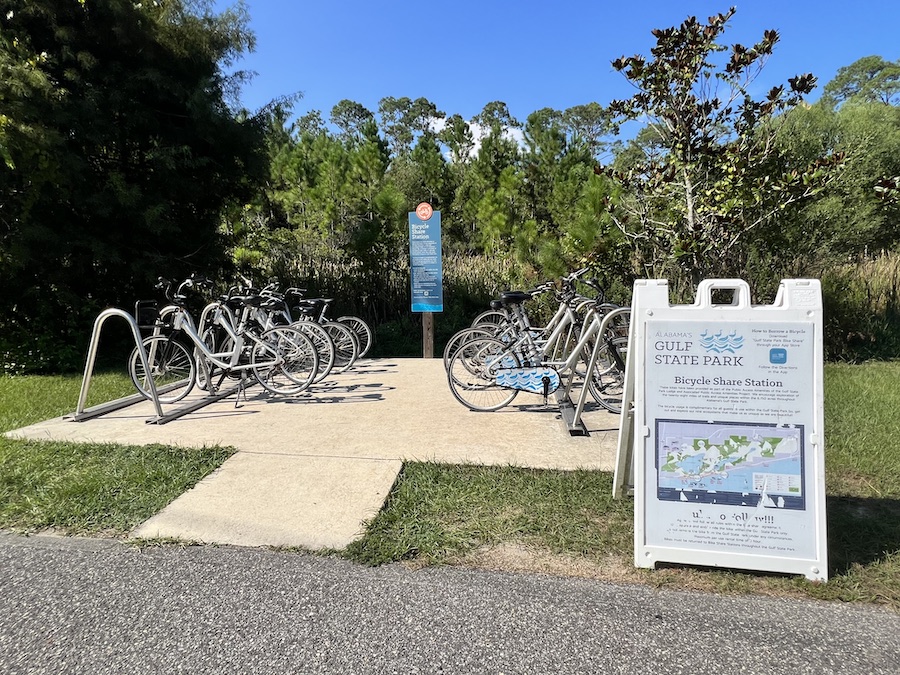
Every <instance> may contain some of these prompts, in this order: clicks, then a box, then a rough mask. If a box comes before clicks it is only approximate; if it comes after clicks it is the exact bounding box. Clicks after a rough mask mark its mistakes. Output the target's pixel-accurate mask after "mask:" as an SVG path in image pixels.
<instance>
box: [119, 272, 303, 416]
mask: <svg viewBox="0 0 900 675" xmlns="http://www.w3.org/2000/svg"><path fill="white" fill-rule="evenodd" d="M208 283H209V282H208V281H207V280H205V279H202V278H197V277H192V278H189V279H186V280H184V281H183V282H182V283H181V284H180V285H179V286H178V289H177V291H176V292H175V293H174V294H173V293H172V291H171V288H172V284H171V282H169V281H167V280H165V279H162V278H160V285H161V286H162V287H164V289H165V294H166V297H167V299H168V300H169V301H170V302H171V303H172V304H171V305H169V306H168V307H166V308H164V309H163V310H162V311H161V312H160V316H159V319H158V320H157V322H156V325H155V328H154V331H153V334H151V335H150V336H149V337H146V338H144V340H143V341H142V346H143V348H144V350H145V352H146V354H147V363H148V367H149V372H148V371H145V369H144V366H143V364H142V361H141V358H140V355H139V353H138V349H137V348H135V349H134V350H133V351H132V353H131V355H130V356H129V358H128V371H129V374H130V376H131V381H132V382H133V383H134V385H135V387H136V388H137V390H138V392H140V393H141V394H142V395H143V396H145V397H146V398H148V399H152V393H151V390H150V386H149V380H150V379H151V378H152V379H153V382H154V385H155V387H156V389H157V392H160V391H161V392H163V393H161V394H160V395H159V396H158V400H159V402H160V403H175V402H177V401H180V400H181V399H183V398H184V397H185V396H187V395H188V394H189V393H190V392H191V391H192V390H193V388H194V386H195V385H196V384H197V382H198V380H199V381H201V386H203V387H204V388H208V389H210V390H212V389H213V388H214V385H213V379H214V376H215V375H216V374H217V373H216V369H219V370H220V371H221V373H220V375H221V378H220V380H219V384H221V382H222V380H223V379H224V378H225V377H227V376H236V377H239V378H240V381H241V387H242V388H243V387H245V386H246V384H247V375H248V373H252V375H253V377H254V378H255V380H256V382H258V383H259V384H260V385H262V387H263V388H265V389H266V390H267V391H269V392H271V393H273V394H278V395H294V394H297V393H299V392H301V391H303V390H304V389H306V388H307V387H309V385H310V384H311V383H312V380H313V378H314V376H315V374H316V371H317V369H318V355H317V353H316V349H315V346H314V345H313V343H312V341H311V340H310V339H309V338H308V337H307V336H306V335H304V334H303V333H301V332H300V331H297V330H295V329H293V328H290V327H281V326H279V327H274V328H270V329H268V330H266V331H263V332H259V331H257V330H256V329H255V328H254V326H253V325H252V322H251V321H250V315H251V308H253V307H254V306H259V304H260V303H261V301H262V300H261V298H260V297H259V296H235V297H232V298H230V300H233V301H235V302H237V303H238V304H239V305H240V307H241V309H240V316H239V317H236V316H235V315H234V314H233V313H232V312H231V310H230V309H229V308H228V307H227V305H226V304H225V302H223V301H219V302H215V303H211V304H210V305H207V307H206V308H205V309H204V316H205V317H207V321H208V323H209V329H208V330H207V331H204V333H205V337H201V335H199V334H198V332H197V330H196V328H195V325H194V322H193V319H192V318H191V316H190V314H189V313H188V311H187V309H186V308H185V301H186V299H187V296H186V294H185V292H184V291H185V290H186V289H188V288H192V287H194V286H195V285H208ZM213 327H215V328H216V329H221V331H223V332H224V335H225V336H226V337H225V338H224V339H222V340H221V341H220V343H219V344H218V345H216V343H215V340H213V339H212V337H211V335H212V332H211V330H212V329H213ZM164 330H167V332H166V333H163V331H164ZM186 345H187V346H186Z"/></svg>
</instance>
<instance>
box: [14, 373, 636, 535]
mask: <svg viewBox="0 0 900 675" xmlns="http://www.w3.org/2000/svg"><path fill="white" fill-rule="evenodd" d="M576 394H577V392H576ZM203 396H205V394H204V393H203V392H198V393H196V394H192V395H191V397H189V399H197V398H201V399H202V398H203ZM189 399H186V400H185V401H182V402H179V403H175V404H171V405H166V406H164V412H166V413H168V412H170V411H172V410H174V409H176V408H178V407H180V406H183V405H184V404H185V403H188V402H189ZM235 401H236V398H235V397H234V396H231V397H229V398H227V399H224V400H222V401H218V402H215V403H212V404H210V405H208V406H206V407H204V408H202V409H200V410H197V411H195V412H192V413H189V414H188V415H186V416H184V417H181V418H179V419H175V420H173V421H171V422H168V423H166V424H161V425H160V424H147V421H148V420H153V419H154V418H155V417H156V413H155V410H154V408H153V406H152V405H151V403H150V402H149V401H146V402H141V403H138V404H136V405H133V406H129V407H127V408H124V409H122V410H118V411H115V412H111V413H109V414H106V415H104V416H102V417H98V418H95V419H91V420H88V421H84V422H74V421H72V420H70V419H66V418H64V417H60V418H56V419H52V420H47V421H45V422H40V423H38V424H34V425H31V426H29V427H25V428H22V429H17V430H15V431H11V432H8V433H7V434H6V435H7V436H10V437H13V438H31V439H38V440H65V441H75V442H99V443H104V442H108V443H123V444H137V445H141V444H150V443H162V444H166V445H175V446H181V447H201V446H210V445H228V446H233V447H234V448H236V449H237V450H238V453H237V454H236V455H234V456H232V457H231V458H230V459H229V460H228V461H227V462H226V463H225V464H223V466H222V467H221V468H220V469H219V470H218V471H217V472H215V473H213V474H212V475H211V476H209V477H208V478H206V479H205V480H203V481H201V482H200V483H199V484H198V485H197V486H196V487H195V488H194V489H193V490H190V491H189V492H187V493H185V494H184V495H182V496H181V497H179V498H178V499H176V500H175V501H174V502H173V503H172V504H170V505H169V506H168V507H167V508H166V509H165V510H163V511H162V512H160V513H159V514H157V515H156V516H154V517H153V518H151V519H150V520H149V521H147V522H146V523H144V524H143V525H141V526H140V527H139V528H137V529H136V530H135V532H134V536H138V537H172V538H179V539H184V540H189V541H204V542H208V543H223V544H224V543H228V544H242V545H247V546H259V545H275V546H303V547H306V548H311V549H319V548H342V547H344V546H346V545H347V544H348V543H349V542H350V541H352V540H353V539H354V538H356V537H358V536H360V535H361V534H362V522H363V521H365V520H366V519H368V518H371V517H372V516H373V515H375V513H377V511H378V509H379V508H380V507H381V505H382V503H383V501H384V499H385V497H386V496H387V494H388V492H389V491H390V488H391V486H392V485H393V483H394V481H395V479H396V476H397V474H398V472H399V471H400V468H401V466H402V462H404V461H413V460H414V461H433V462H445V463H454V464H485V465H503V466H506V465H510V466H520V467H531V468H549V469H564V470H571V469H579V468H583V469H594V470H607V471H608V470H612V468H613V466H614V463H615V454H616V446H617V439H618V425H619V417H618V416H617V415H612V414H610V413H608V412H606V411H605V410H602V409H600V408H599V407H597V406H593V407H589V408H588V409H587V411H586V412H585V414H584V418H583V419H584V422H585V425H586V427H587V429H588V431H589V435H588V436H571V435H570V434H569V433H568V431H567V430H566V428H565V424H564V422H563V420H562V418H561V415H560V413H559V408H558V405H557V404H556V403H555V401H554V400H553V398H552V397H551V400H550V403H549V404H547V405H544V403H543V399H542V398H541V397H539V396H535V395H531V394H525V393H522V392H520V393H519V395H518V396H517V397H516V399H515V400H514V401H513V403H512V405H510V406H508V407H507V408H504V409H502V410H500V411H496V412H490V413H478V412H473V411H470V410H468V409H467V408H465V407H464V406H463V405H462V404H460V403H459V402H458V401H457V400H456V399H455V398H454V397H453V395H452V394H451V392H450V389H449V386H448V384H447V380H446V374H445V372H444V367H443V362H442V360H441V359H366V360H363V361H361V362H360V363H358V364H357V365H356V366H354V368H353V369H352V370H351V371H349V372H347V373H335V374H333V375H331V376H329V377H328V378H326V380H325V381H324V382H322V383H319V384H318V385H315V386H314V387H313V388H311V389H309V390H308V391H306V392H303V393H301V394H300V395H298V396H295V397H291V398H285V397H276V396H271V395H269V394H267V393H265V392H263V391H261V390H260V388H259V387H256V388H253V389H251V390H250V391H249V392H247V397H246V400H244V399H241V400H240V401H238V403H237V406H236V405H235ZM73 403H74V402H73Z"/></svg>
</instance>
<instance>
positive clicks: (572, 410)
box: [556, 307, 631, 436]
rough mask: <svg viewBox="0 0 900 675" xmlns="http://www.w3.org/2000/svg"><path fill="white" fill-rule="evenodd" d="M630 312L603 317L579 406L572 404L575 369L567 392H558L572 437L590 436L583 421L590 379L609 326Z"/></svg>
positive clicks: (621, 309) (623, 309)
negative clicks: (617, 318)
mask: <svg viewBox="0 0 900 675" xmlns="http://www.w3.org/2000/svg"><path fill="white" fill-rule="evenodd" d="M628 312H631V307H619V308H618V309H614V310H612V311H611V312H607V313H606V315H605V316H604V317H603V321H601V322H600V328H599V330H598V331H597V335H598V339H597V340H596V342H595V343H594V349H593V351H592V352H591V358H590V361H589V362H588V364H587V370H586V371H585V378H584V384H583V385H582V386H581V392H580V393H579V395H578V403H577V405H573V404H572V398H571V395H570V392H571V390H572V384H573V383H574V381H575V369H574V368H573V369H572V374H571V375H570V376H569V382H568V384H567V385H566V388H565V391H564V392H563V393H562V394H560V393H559V392H558V391H557V394H556V399H557V401H559V411H560V413H561V414H562V417H563V420H564V421H565V423H566V428H567V429H568V430H569V434H570V435H572V436H587V435H588V430H587V427H586V426H585V425H584V421H583V420H582V419H581V416H582V415H583V414H584V404H585V402H586V401H587V394H588V381H589V379H588V378H590V377H591V373H593V372H594V365H595V364H596V363H597V358H598V357H599V355H600V349H601V347H602V346H603V340H602V336H603V334H604V332H605V331H606V328H607V326H609V324H610V322H611V321H612V320H613V319H614V318H615V317H617V316H621V315H622V314H626V313H628ZM623 405H624V402H623Z"/></svg>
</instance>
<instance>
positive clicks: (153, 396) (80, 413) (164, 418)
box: [69, 308, 242, 424]
mask: <svg viewBox="0 0 900 675" xmlns="http://www.w3.org/2000/svg"><path fill="white" fill-rule="evenodd" d="M169 309H170V308H164V309H163V310H162V312H161V313H162V314H165V313H166V312H167V310H169ZM114 316H118V317H121V318H123V319H125V322H126V323H127V324H128V326H129V328H130V329H131V334H132V337H134V344H135V347H136V348H137V351H138V355H139V356H140V358H141V365H142V366H143V367H144V372H145V373H149V372H150V362H149V359H148V358H147V350H145V349H144V343H143V340H142V339H141V331H140V328H138V325H137V323H136V322H135V320H134V317H132V316H131V314H129V313H128V312H126V311H124V310H121V309H116V308H110V309H106V310H104V311H102V312H100V314H99V316H98V317H97V320H96V321H95V322H94V331H93V334H92V335H91V344H90V347H89V348H88V356H87V362H86V363H85V366H84V378H83V379H82V381H81V393H80V394H79V396H78V405H77V407H76V408H75V413H74V414H73V415H72V416H71V417H70V418H69V419H71V420H72V421H74V422H84V421H85V420H89V419H93V418H94V417H100V416H101V415H105V414H107V413H110V412H113V411H115V410H121V409H122V408H126V407H128V406H130V405H134V404H135V403H141V402H143V401H146V400H147V397H146V396H144V395H143V394H131V395H130V396H125V397H123V398H118V399H115V400H113V401H108V402H107V403H101V404H100V405H96V406H92V407H91V408H88V409H85V407H84V406H85V404H86V403H87V396H88V391H89V390H90V386H91V377H92V376H93V374H94V363H95V361H96V359H97V347H98V345H99V344H100V331H101V329H102V328H103V324H104V323H106V321H107V319H109V318H111V317H114ZM155 332H158V330H156V329H155ZM147 384H148V385H149V388H150V400H151V401H152V402H153V407H154V408H155V410H156V417H151V418H150V419H148V420H147V423H148V424H165V423H166V422H170V421H171V420H174V419H177V418H179V417H183V416H184V415H187V414H188V413H190V412H193V411H195V410H199V409H200V408H202V407H204V406H207V405H209V404H210V403H215V402H216V401H220V400H222V399H223V398H226V397H228V396H231V394H233V393H235V392H240V391H241V389H242V385H241V384H237V385H235V386H233V387H229V388H228V389H225V390H220V391H215V390H214V389H213V388H212V386H210V393H209V395H208V396H205V397H203V398H202V399H199V400H197V401H193V402H191V403H188V404H187V405H183V406H181V407H179V408H177V409H175V410H173V411H171V412H168V413H163V409H162V404H161V403H160V401H159V394H160V393H165V392H167V391H169V390H171V389H174V388H176V387H179V386H181V385H182V384H183V381H182V382H175V383H173V384H169V385H166V386H165V387H163V388H162V389H157V388H156V383H155V382H154V381H153V379H152V378H148V379H147ZM210 384H211V383H210Z"/></svg>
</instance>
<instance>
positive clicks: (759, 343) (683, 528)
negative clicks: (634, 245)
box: [633, 280, 827, 579]
mask: <svg viewBox="0 0 900 675" xmlns="http://www.w3.org/2000/svg"><path fill="white" fill-rule="evenodd" d="M716 289H733V290H734V293H735V297H736V301H735V302H734V303H733V304H730V305H714V304H712V301H711V297H712V291H713V290H716ZM810 289H813V290H814V291H815V292H814V293H813V294H810V293H809V291H810ZM818 289H819V287H818V282H817V281H813V280H789V281H784V282H782V291H781V292H780V293H779V299H778V301H776V304H775V305H772V306H751V305H750V304H749V288H748V287H747V286H746V284H745V283H744V282H742V281H740V280H717V281H710V282H704V284H701V288H700V289H699V290H698V302H697V303H695V304H694V305H691V306H669V305H668V298H667V293H668V289H667V287H666V286H665V285H660V284H656V285H641V284H640V282H639V283H638V284H636V285H635V305H634V308H635V311H634V316H635V317H637V327H636V329H637V335H636V336H633V339H635V342H634V344H635V348H636V350H635V351H636V356H637V359H638V360H637V363H636V375H635V418H634V422H635V425H636V427H635V430H636V432H637V433H635V434H634V438H635V439H636V440H635V441H634V458H633V459H634V467H635V499H636V502H635V563H636V564H637V565H638V566H642V567H652V566H655V564H656V563H657V562H662V561H665V562H683V563H688V564H701V565H712V566H728V567H735V568H744V569H759V570H767V571H783V572H789V573H802V574H804V575H806V576H807V577H809V578H811V579H825V578H827V564H826V550H825V549H826V547H825V503H824V466H823V456H824V453H823V429H822V425H823V406H822V348H821V343H822V333H821V330H822V321H821V315H822V314H821V300H820V298H821V295H820V293H818ZM795 291H796V292H795Z"/></svg>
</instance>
